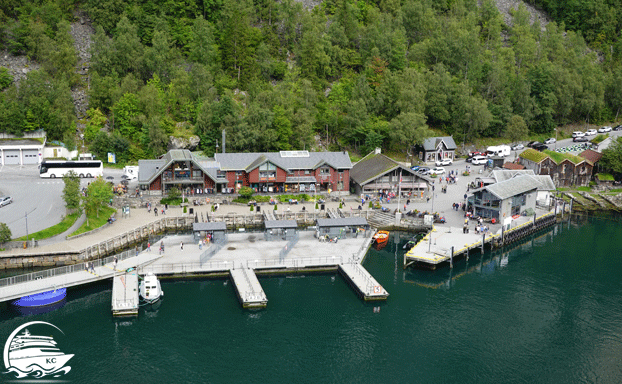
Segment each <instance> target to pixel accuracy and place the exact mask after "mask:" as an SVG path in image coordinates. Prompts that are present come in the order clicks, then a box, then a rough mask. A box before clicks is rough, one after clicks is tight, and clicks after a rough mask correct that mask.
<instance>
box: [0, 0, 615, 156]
mask: <svg viewBox="0 0 622 384" xmlns="http://www.w3.org/2000/svg"><path fill="white" fill-rule="evenodd" d="M531 3H533V4H535V5H536V6H538V7H541V8H543V9H544V10H546V11H548V12H549V13H550V16H551V17H552V18H553V20H555V21H554V22H551V23H549V24H547V25H546V27H544V26H542V25H540V24H538V23H531V22H530V14H529V13H528V11H527V10H526V9H525V8H524V7H522V6H521V7H520V8H519V9H518V10H517V11H516V12H514V13H513V15H512V18H511V22H509V23H506V22H505V21H504V18H503V16H502V15H501V14H500V13H499V11H498V10H497V8H496V5H495V3H494V1H493V0H481V1H478V0H399V1H397V0H378V1H371V0H358V1H354V0H326V1H324V2H322V3H319V4H318V5H316V6H315V7H313V8H312V9H306V8H304V7H303V4H302V3H300V2H295V1H293V0H280V1H274V0H253V1H251V0H177V1H173V0H149V1H147V0H84V1H83V2H75V1H72V0H35V1H23V0H5V1H3V2H0V22H1V23H2V24H1V28H0V32H1V34H0V44H1V45H2V48H3V49H6V50H8V51H9V52H10V53H11V54H13V55H28V56H29V57H30V58H32V59H33V60H36V62H37V63H38V64H39V65H40V69H38V70H32V71H30V72H28V75H27V77H26V78H25V79H23V80H21V81H20V82H19V84H18V85H16V84H15V82H13V79H12V78H11V76H10V75H9V74H8V72H7V71H6V70H5V69H0V88H1V89H2V90H3V91H2V93H0V103H1V105H0V132H9V133H16V134H20V133H23V132H26V131H30V130H35V129H39V128H44V129H46V131H47V132H48V136H49V138H50V139H52V140H64V141H65V142H66V143H75V141H76V123H77V118H76V116H75V112H74V107H73V102H72V97H71V90H72V89H76V88H80V87H83V88H85V89H86V88H88V96H89V106H90V109H89V110H88V111H87V116H86V117H85V118H84V119H83V121H82V122H83V123H85V124H86V128H85V130H84V139H85V141H86V143H87V145H88V146H89V148H90V149H91V150H92V151H93V152H95V153H97V154H100V156H101V155H102V154H104V153H105V152H108V151H109V150H112V151H114V152H116V153H117V158H118V159H119V160H121V161H130V160H135V159H139V158H148V157H153V156H157V155H160V154H162V153H163V152H165V151H166V145H167V143H168V136H169V135H176V136H189V135H192V134H197V135H198V136H199V137H200V139H201V141H200V144H199V148H200V149H202V150H203V151H204V152H205V153H206V154H208V155H209V154H212V153H213V152H214V151H215V150H216V143H217V140H219V139H220V135H221V131H222V130H223V129H225V130H226V132H227V150H228V151H272V150H286V149H304V148H306V149H311V148H313V149H317V145H318V141H317V140H316V138H317V137H320V138H321V139H322V143H323V145H325V146H326V147H328V148H329V149H332V150H341V149H349V150H351V151H358V152H360V153H366V152H367V151H369V150H371V149H373V148H374V147H377V146H382V147H384V148H386V149H391V150H393V151H402V152H406V151H408V149H409V148H410V146H412V145H413V144H414V143H417V142H420V141H421V140H422V139H423V138H424V137H426V136H429V135H431V134H432V132H435V133H436V134H447V135H453V136H454V138H455V139H456V141H457V142H463V141H467V142H468V141H470V140H473V139H474V138H477V137H498V136H505V137H508V138H509V139H512V140H515V139H517V138H522V137H525V136H526V135H527V134H528V133H535V134H537V133H542V134H544V133H549V132H552V131H553V129H554V128H555V127H557V126H559V125H564V124H567V123H571V122H581V123H584V122H590V123H598V122H603V121H611V120H615V119H617V118H618V116H619V113H620V108H621V107H622V39H620V29H621V23H622V22H621V20H622V18H621V17H620V16H619V12H620V11H619V9H620V4H619V3H620V0H586V1H576V0H564V1H559V0H556V1H553V0H550V1H549V0H533V1H531ZM478 4H479V5H478ZM77 10H79V11H82V12H85V13H86V14H87V15H88V17H89V18H90V20H92V22H93V25H94V27H95V34H94V36H93V43H92V46H91V54H92V57H91V61H90V64H89V69H88V72H89V76H88V77H87V80H86V81H85V79H84V77H80V76H78V75H77V74H76V71H75V66H76V63H77V58H76V52H75V48H74V46H73V42H72V38H71V36H70V34H69V31H70V23H72V22H74V21H75V18H76V16H75V15H76V11H77ZM567 28H568V29H567ZM104 128H105V129H104Z"/></svg>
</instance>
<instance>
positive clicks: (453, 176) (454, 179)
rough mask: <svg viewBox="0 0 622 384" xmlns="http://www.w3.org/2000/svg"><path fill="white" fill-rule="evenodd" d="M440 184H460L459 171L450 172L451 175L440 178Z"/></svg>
mask: <svg viewBox="0 0 622 384" xmlns="http://www.w3.org/2000/svg"><path fill="white" fill-rule="evenodd" d="M438 181H439V183H442V182H443V181H445V182H446V183H447V184H456V183H457V182H458V171H449V175H447V176H445V177H443V176H441V177H439V178H438Z"/></svg>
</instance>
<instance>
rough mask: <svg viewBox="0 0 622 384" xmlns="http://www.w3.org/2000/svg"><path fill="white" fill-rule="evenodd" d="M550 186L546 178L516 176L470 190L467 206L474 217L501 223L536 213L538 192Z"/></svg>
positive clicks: (551, 183) (526, 175) (525, 175)
mask: <svg viewBox="0 0 622 384" xmlns="http://www.w3.org/2000/svg"><path fill="white" fill-rule="evenodd" d="M545 178H548V180H545ZM551 186H553V182H552V180H550V177H548V176H545V177H544V178H542V177H538V176H533V175H528V174H519V175H516V176H515V177H510V178H507V179H505V180H503V181H499V182H497V183H494V184H490V185H487V186H485V187H483V188H479V189H476V190H474V191H472V192H471V193H472V194H471V196H469V198H468V203H467V205H468V207H469V209H472V210H473V214H474V215H475V216H481V217H484V218H489V219H494V220H495V222H504V221H505V219H507V218H510V217H512V216H515V215H520V214H522V213H524V212H525V211H527V210H529V209H532V210H535V208H536V200H537V199H538V190H539V189H540V190H545V189H547V188H550V187H551ZM553 189H554V186H553Z"/></svg>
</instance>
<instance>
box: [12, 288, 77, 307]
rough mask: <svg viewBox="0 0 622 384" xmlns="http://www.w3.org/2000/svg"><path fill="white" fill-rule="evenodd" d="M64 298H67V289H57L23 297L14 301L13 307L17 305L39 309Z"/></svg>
mask: <svg viewBox="0 0 622 384" xmlns="http://www.w3.org/2000/svg"><path fill="white" fill-rule="evenodd" d="M65 297H67V288H58V289H54V290H51V291H47V292H42V293H37V294H34V295H29V296H24V297H22V298H21V299H18V300H15V301H14V302H13V305H17V306H18V307H39V306H44V305H50V304H54V303H58V302H59V301H61V300H63V299H64V298H65Z"/></svg>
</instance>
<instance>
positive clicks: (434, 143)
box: [423, 136, 457, 151]
mask: <svg viewBox="0 0 622 384" xmlns="http://www.w3.org/2000/svg"><path fill="white" fill-rule="evenodd" d="M441 141H442V142H444V143H445V147H447V149H450V150H451V149H456V148H457V147H456V142H455V141H454V138H453V137H451V136H442V137H429V138H427V139H425V140H424V141H423V149H425V150H426V151H434V150H436V147H438V145H439V144H440V143H441Z"/></svg>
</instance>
